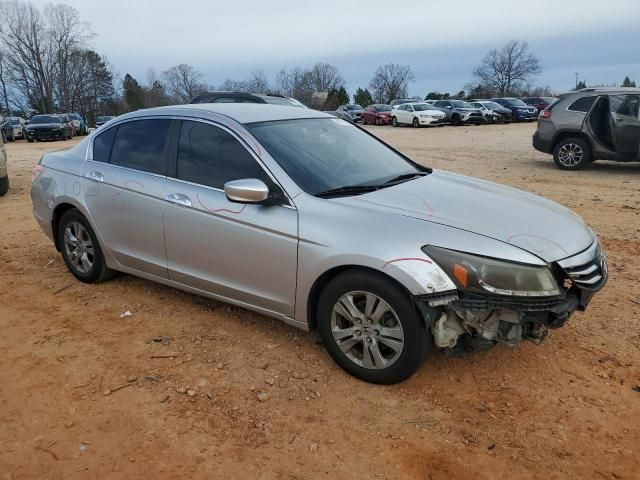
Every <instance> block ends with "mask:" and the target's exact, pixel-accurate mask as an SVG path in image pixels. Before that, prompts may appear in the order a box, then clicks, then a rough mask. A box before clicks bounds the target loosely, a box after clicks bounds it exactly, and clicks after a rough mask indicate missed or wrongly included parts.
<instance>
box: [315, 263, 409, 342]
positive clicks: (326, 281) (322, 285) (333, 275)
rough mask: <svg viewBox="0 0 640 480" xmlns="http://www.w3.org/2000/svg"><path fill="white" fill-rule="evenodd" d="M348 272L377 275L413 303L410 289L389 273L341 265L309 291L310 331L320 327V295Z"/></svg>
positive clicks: (331, 270)
mask: <svg viewBox="0 0 640 480" xmlns="http://www.w3.org/2000/svg"><path fill="white" fill-rule="evenodd" d="M348 271H365V272H367V273H369V274H371V275H376V276H378V277H382V278H384V279H386V280H389V281H390V282H393V283H394V284H395V285H397V286H398V287H400V288H401V289H402V291H404V292H405V293H406V294H407V295H408V296H409V297H410V298H411V299H412V301H413V298H414V296H413V295H412V293H411V292H410V291H409V289H408V288H407V287H406V286H405V285H404V284H403V283H402V282H400V281H399V280H398V279H397V278H395V277H393V276H391V275H388V274H387V273H384V272H381V271H380V270H376V269H375V268H371V267H366V266H363V265H339V266H335V267H332V268H330V269H329V270H327V271H325V272H324V273H322V274H321V275H320V276H319V277H318V278H316V280H315V282H313V285H312V286H311V289H310V290H309V295H308V296H307V325H308V328H309V331H314V330H316V329H317V327H318V319H317V312H316V310H317V308H318V300H319V298H320V294H321V293H322V290H323V289H324V288H325V287H326V286H327V285H328V284H329V283H330V282H331V281H332V280H333V279H334V278H336V277H337V276H338V275H340V274H342V273H345V272H348Z"/></svg>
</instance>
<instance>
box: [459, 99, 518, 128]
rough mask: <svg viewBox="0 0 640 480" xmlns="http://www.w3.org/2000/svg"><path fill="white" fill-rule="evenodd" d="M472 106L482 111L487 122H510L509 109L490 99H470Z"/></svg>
mask: <svg viewBox="0 0 640 480" xmlns="http://www.w3.org/2000/svg"><path fill="white" fill-rule="evenodd" d="M469 103H470V104H471V105H472V106H473V107H475V108H477V109H478V110H480V111H481V112H482V115H484V118H485V120H486V121H487V122H489V123H500V122H502V123H511V110H510V109H508V108H507V107H503V106H502V105H500V104H499V103H496V102H492V101H490V100H471V101H470V102H469Z"/></svg>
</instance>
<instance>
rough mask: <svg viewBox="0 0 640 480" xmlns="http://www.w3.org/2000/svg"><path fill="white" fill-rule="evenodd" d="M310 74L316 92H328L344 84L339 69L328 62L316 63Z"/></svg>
mask: <svg viewBox="0 0 640 480" xmlns="http://www.w3.org/2000/svg"><path fill="white" fill-rule="evenodd" d="M310 75H311V82H312V83H313V88H314V89H315V91H316V92H328V91H329V90H331V89H338V88H340V87H342V86H343V85H344V80H343V78H342V76H340V72H338V69H337V68H336V67H334V66H333V65H330V64H328V63H322V62H319V63H316V64H315V65H314V66H313V67H311V70H310Z"/></svg>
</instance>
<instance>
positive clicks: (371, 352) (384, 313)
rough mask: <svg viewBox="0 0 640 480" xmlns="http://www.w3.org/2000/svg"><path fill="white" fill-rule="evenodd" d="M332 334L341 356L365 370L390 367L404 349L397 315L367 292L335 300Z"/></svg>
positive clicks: (354, 293)
mask: <svg viewBox="0 0 640 480" xmlns="http://www.w3.org/2000/svg"><path fill="white" fill-rule="evenodd" d="M331 334H332V335H333V339H334V340H335V342H336V344H337V345H338V347H339V348H340V350H341V351H342V352H343V353H344V355H345V356H346V357H347V358H348V359H349V360H351V361H352V362H354V363H355V364H356V365H360V366H361V367H364V368H370V369H378V370H379V369H382V368H386V367H389V366H391V365H393V364H394V363H395V362H396V360H398V357H399V356H400V354H401V353H402V349H403V348H404V332H403V330H402V325H401V324H400V321H399V320H398V315H397V314H396V312H395V311H394V310H393V308H391V307H390V306H389V304H388V303H387V302H385V301H384V300H382V299H381V298H380V297H378V296H377V295H375V294H373V293H370V292H361V291H360V292H348V293H346V294H344V295H343V296H342V297H340V298H339V299H338V301H337V302H336V303H335V304H334V306H333V312H332V314H331Z"/></svg>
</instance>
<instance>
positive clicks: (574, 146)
mask: <svg viewBox="0 0 640 480" xmlns="http://www.w3.org/2000/svg"><path fill="white" fill-rule="evenodd" d="M553 161H554V162H555V164H556V166H557V167H558V168H560V169H561V170H580V169H581V168H582V167H584V166H585V165H587V164H588V163H590V162H591V147H590V146H589V144H588V143H587V142H585V141H584V140H583V139H581V138H565V139H564V140H561V141H560V142H558V144H557V145H556V147H555V148H554V149H553Z"/></svg>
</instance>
